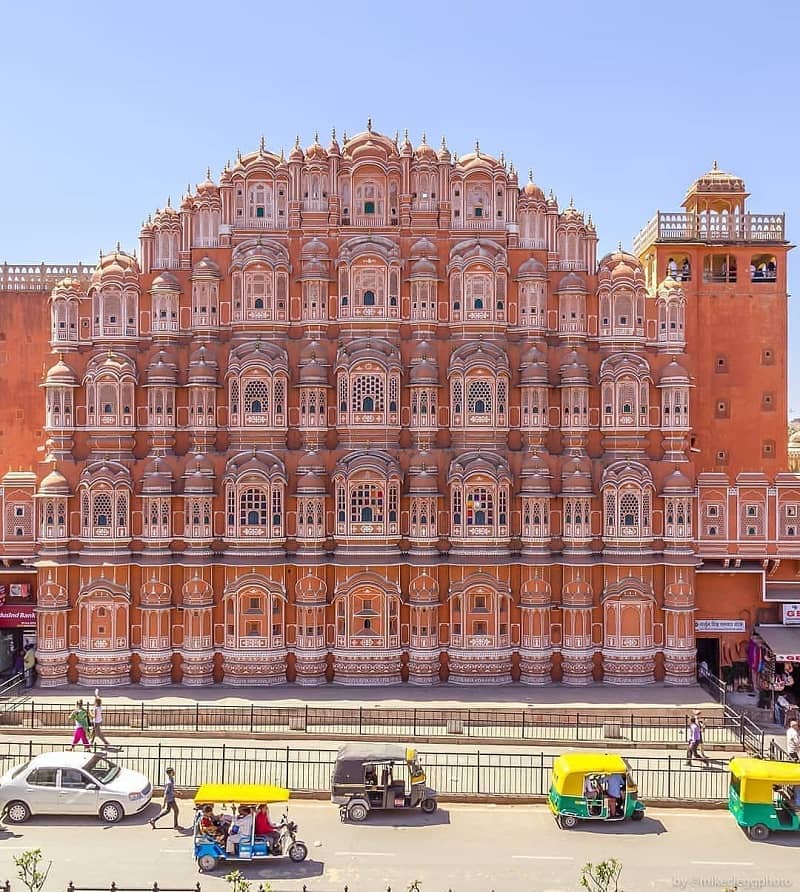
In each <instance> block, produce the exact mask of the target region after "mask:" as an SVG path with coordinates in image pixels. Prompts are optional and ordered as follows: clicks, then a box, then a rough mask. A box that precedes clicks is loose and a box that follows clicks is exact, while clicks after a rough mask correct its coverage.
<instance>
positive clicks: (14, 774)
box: [11, 762, 31, 777]
mask: <svg viewBox="0 0 800 892" xmlns="http://www.w3.org/2000/svg"><path fill="white" fill-rule="evenodd" d="M30 764H31V763H30V762H23V763H22V765H18V766H17V767H16V768H14V769H13V771H12V772H11V777H19V776H20V774H22V772H23V771H24V770H25V769H26V768H27V767H28V766H29V765H30Z"/></svg>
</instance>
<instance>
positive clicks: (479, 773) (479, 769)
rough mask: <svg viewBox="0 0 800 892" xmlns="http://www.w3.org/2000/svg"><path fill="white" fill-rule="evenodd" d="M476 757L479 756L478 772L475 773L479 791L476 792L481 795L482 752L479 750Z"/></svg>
mask: <svg viewBox="0 0 800 892" xmlns="http://www.w3.org/2000/svg"><path fill="white" fill-rule="evenodd" d="M475 755H476V756H477V771H476V772H475V783H476V785H477V787H478V789H477V790H476V791H475V792H476V793H478V794H480V792H481V751H480V750H478V751H477V752H476V753H475Z"/></svg>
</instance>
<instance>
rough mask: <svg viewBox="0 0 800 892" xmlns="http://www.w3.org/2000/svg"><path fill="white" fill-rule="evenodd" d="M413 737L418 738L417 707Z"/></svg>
mask: <svg viewBox="0 0 800 892" xmlns="http://www.w3.org/2000/svg"><path fill="white" fill-rule="evenodd" d="M413 736H414V737H416V736H417V710H416V707H415V708H414V734H413Z"/></svg>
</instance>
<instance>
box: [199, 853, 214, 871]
mask: <svg viewBox="0 0 800 892" xmlns="http://www.w3.org/2000/svg"><path fill="white" fill-rule="evenodd" d="M197 866H198V867H199V868H200V870H202V871H206V872H207V871H209V870H213V869H214V868H215V867H216V866H217V859H216V858H215V857H214V856H213V855H201V856H200V857H199V858H198V859H197Z"/></svg>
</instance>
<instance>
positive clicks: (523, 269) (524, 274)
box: [517, 257, 566, 279]
mask: <svg viewBox="0 0 800 892" xmlns="http://www.w3.org/2000/svg"><path fill="white" fill-rule="evenodd" d="M517 278H518V279H546V278H547V270H546V269H545V268H544V264H543V263H542V262H541V261H539V260H537V259H536V258H535V257H529V258H528V259H527V260H526V261H524V262H523V263H522V264H520V268H519V269H518V270H517ZM565 278H566V277H565Z"/></svg>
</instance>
